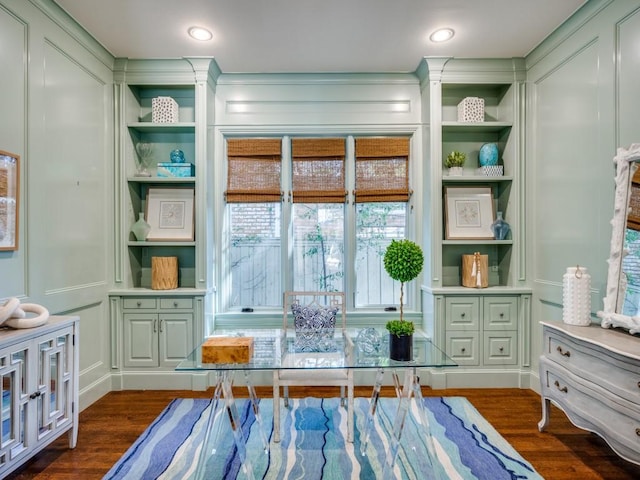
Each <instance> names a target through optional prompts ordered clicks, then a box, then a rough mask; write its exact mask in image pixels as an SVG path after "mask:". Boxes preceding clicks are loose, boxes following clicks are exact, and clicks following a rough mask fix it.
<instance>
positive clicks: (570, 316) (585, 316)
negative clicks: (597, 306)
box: [562, 266, 591, 326]
mask: <svg viewBox="0 0 640 480" xmlns="http://www.w3.org/2000/svg"><path fill="white" fill-rule="evenodd" d="M562 306H563V307H562V321H563V322H564V323H568V324H569V325H580V326H588V325H590V324H591V275H589V274H588V273H587V269H586V268H584V267H580V266H577V267H569V268H567V273H565V274H564V275H563V276H562Z"/></svg>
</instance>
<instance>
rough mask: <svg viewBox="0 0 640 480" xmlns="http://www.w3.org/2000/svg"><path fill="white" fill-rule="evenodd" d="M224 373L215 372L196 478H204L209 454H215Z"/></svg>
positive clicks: (198, 479) (218, 432)
mask: <svg viewBox="0 0 640 480" xmlns="http://www.w3.org/2000/svg"><path fill="white" fill-rule="evenodd" d="M226 375H228V373H227V372H221V371H218V372H216V386H215V389H214V391H213V397H212V399H211V409H210V413H209V420H207V429H206V430H205V433H204V441H203V442H202V450H201V451H200V458H199V459H198V468H197V470H196V479H197V480H200V479H201V478H204V472H205V467H206V465H207V460H208V459H209V457H210V456H212V455H215V454H216V447H217V445H218V438H219V436H220V426H221V425H222V421H223V419H222V418H218V420H217V421H216V417H218V414H219V412H220V411H221V410H222V408H223V406H222V402H221V401H220V395H221V394H222V383H223V381H224V377H225V376H226ZM214 429H215V430H214Z"/></svg>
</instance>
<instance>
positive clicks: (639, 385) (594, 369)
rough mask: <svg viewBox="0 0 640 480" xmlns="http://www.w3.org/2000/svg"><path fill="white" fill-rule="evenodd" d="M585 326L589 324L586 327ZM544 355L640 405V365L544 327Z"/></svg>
mask: <svg viewBox="0 0 640 480" xmlns="http://www.w3.org/2000/svg"><path fill="white" fill-rule="evenodd" d="M585 328H586V327H585ZM544 332H545V334H544V340H545V344H544V345H545V346H544V350H545V352H544V353H545V355H546V357H547V358H549V359H550V360H552V361H554V362H556V363H558V364H559V365H562V366H564V367H565V368H567V369H568V370H569V371H571V372H572V373H574V374H575V375H578V376H580V377H584V378H586V379H588V380H590V381H593V382H595V383H598V384H599V385H600V386H602V387H603V388H606V389H607V390H609V391H610V392H612V393H614V394H616V395H619V396H621V397H622V398H625V399H627V400H629V401H631V402H634V403H637V404H639V405H640V365H639V364H638V363H637V362H634V361H632V359H628V358H624V357H617V356H615V355H614V354H612V353H611V352H604V351H601V350H600V349H599V348H598V347H597V346H593V345H591V344H588V343H585V342H582V341H580V340H577V339H574V338H571V337H569V336H568V335H564V334H563V333H561V332H557V331H551V330H548V329H546V328H545V331H544Z"/></svg>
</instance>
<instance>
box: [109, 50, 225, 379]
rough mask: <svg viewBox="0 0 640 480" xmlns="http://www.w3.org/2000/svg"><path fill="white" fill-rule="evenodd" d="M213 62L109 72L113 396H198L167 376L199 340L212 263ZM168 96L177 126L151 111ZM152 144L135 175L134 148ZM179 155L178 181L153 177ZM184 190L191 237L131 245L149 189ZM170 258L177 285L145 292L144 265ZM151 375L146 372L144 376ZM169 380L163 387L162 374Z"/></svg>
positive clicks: (154, 63) (148, 273)
mask: <svg viewBox="0 0 640 480" xmlns="http://www.w3.org/2000/svg"><path fill="white" fill-rule="evenodd" d="M216 68H217V67H216V66H215V63H213V62H212V61H211V59H206V58H198V59H172V60H130V59H117V60H116V66H115V70H114V81H115V87H114V88H115V94H114V97H115V104H116V124H115V132H116V140H117V148H116V168H115V182H114V189H115V195H114V198H115V200H116V202H115V215H116V222H115V223H116V230H115V232H114V243H115V252H116V255H115V257H114V273H115V275H114V279H115V281H114V286H113V288H112V290H111V292H110V309H111V331H112V338H113V342H112V369H113V370H114V372H115V373H116V375H115V377H114V378H116V379H117V380H116V381H115V382H114V383H115V384H116V388H179V387H180V388H192V387H195V388H199V387H204V383H202V384H200V380H201V379H199V378H196V376H192V375H189V374H178V373H176V372H174V368H175V366H176V365H177V364H178V363H179V361H180V360H181V359H182V358H184V357H185V356H187V355H188V354H189V353H190V352H191V351H192V350H193V348H195V347H196V346H197V345H198V344H199V343H200V341H201V340H202V338H203V337H204V332H205V326H204V312H205V309H206V308H207V305H208V295H207V292H208V290H207V286H208V284H210V282H209V281H208V279H209V278H210V275H211V272H210V270H211V267H210V265H211V262H210V261H209V255H210V253H208V252H209V251H210V250H211V249H207V248H206V245H207V241H208V239H209V235H210V234H209V233H208V230H209V229H208V228H206V227H207V225H210V224H211V219H210V212H211V210H212V209H210V208H207V194H206V192H207V191H210V190H211V182H212V180H211V179H210V175H209V174H208V171H210V170H209V168H210V167H209V165H208V162H207V153H208V152H209V154H210V155H211V154H212V153H211V152H212V151H213V149H212V145H211V142H212V140H210V138H209V136H208V135H207V124H208V122H212V121H213V119H212V118H208V116H209V117H210V116H212V113H210V112H213V108H212V103H213V101H214V95H213V93H214V87H213V86H212V84H213V77H214V76H215V74H216ZM157 97H170V98H171V99H173V101H175V103H176V104H177V118H175V116H174V120H177V121H171V122H166V123H162V122H153V121H152V120H153V118H152V112H153V110H152V104H153V99H154V98H157ZM140 143H144V144H149V145H150V146H151V155H150V157H148V158H146V159H144V160H146V164H145V165H144V167H145V168H146V170H147V171H148V173H149V174H150V176H140V175H139V170H140V165H141V160H143V159H142V158H141V157H140V152H139V151H138V149H137V148H136V145H138V144H140ZM176 149H178V150H181V151H182V152H183V153H184V160H185V162H187V163H191V164H193V172H192V173H190V174H189V175H188V176H186V177H163V176H158V169H157V164H158V163H160V162H162V163H165V162H167V163H168V162H170V161H171V159H170V153H171V151H173V150H176ZM151 189H154V191H156V192H157V191H158V189H160V190H162V191H163V192H168V193H169V194H171V193H172V192H179V190H180V191H182V192H184V191H187V192H189V194H191V192H193V226H194V228H193V231H194V235H193V237H192V238H181V239H179V240H171V239H162V240H150V239H148V240H142V241H141V240H138V239H136V237H135V236H134V235H133V233H132V232H131V227H132V225H133V224H134V222H136V220H138V218H139V214H140V213H144V214H145V217H146V218H147V220H149V216H148V213H149V208H148V207H149V202H148V195H149V191H150V190H151ZM153 257H177V259H178V286H177V288H175V289H169V290H164V289H152V258H153ZM150 373H153V374H150ZM169 375H170V376H171V379H169V378H168V376H169Z"/></svg>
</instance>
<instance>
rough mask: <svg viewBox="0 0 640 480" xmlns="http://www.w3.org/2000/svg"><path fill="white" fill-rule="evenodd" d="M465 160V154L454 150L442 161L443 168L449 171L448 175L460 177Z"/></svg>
mask: <svg viewBox="0 0 640 480" xmlns="http://www.w3.org/2000/svg"><path fill="white" fill-rule="evenodd" d="M466 160H467V154H466V153H464V152H459V151H457V150H454V151H453V152H451V153H450V154H449V155H447V158H446V159H445V161H444V166H445V167H447V168H448V169H449V175H452V176H453V175H455V176H460V175H462V167H463V166H464V162H465V161H466Z"/></svg>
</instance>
